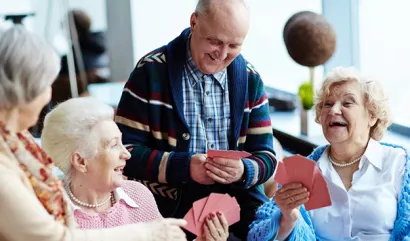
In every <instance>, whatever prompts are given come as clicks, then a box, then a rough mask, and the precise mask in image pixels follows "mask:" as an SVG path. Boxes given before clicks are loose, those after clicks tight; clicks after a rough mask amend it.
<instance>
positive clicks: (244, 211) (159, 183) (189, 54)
mask: <svg viewBox="0 0 410 241" xmlns="http://www.w3.org/2000/svg"><path fill="white" fill-rule="evenodd" d="M248 28H249V11H248V9H247V7H246V6H245V4H244V2H243V1H242V0H207V1H206V0H200V1H199V2H198V5H197V8H196V10H195V12H194V13H193V14H192V16H191V19H190V28H188V29H185V30H184V31H183V32H182V33H181V35H180V36H178V37H177V38H176V39H174V40H173V41H171V42H170V43H169V44H168V45H166V46H163V47H160V48H158V49H156V50H154V51H152V52H151V53H149V54H147V55H146V56H144V57H143V58H142V59H141V60H140V61H139V62H138V64H137V66H136V68H135V69H134V71H133V72H132V73H131V75H130V78H129V80H128V82H127V83H126V86H125V88H124V92H123V95H122V98H121V101H120V103H119V106H118V112H117V115H116V117H115V121H116V122H117V124H118V126H119V127H120V130H121V131H122V133H123V141H124V143H125V144H126V145H128V147H129V149H130V150H131V149H132V151H131V156H132V157H131V159H130V160H129V161H128V162H127V166H126V167H125V169H124V175H126V176H128V177H129V178H132V179H135V180H139V181H141V182H143V183H144V184H146V185H147V186H148V187H149V188H150V189H151V191H152V192H153V193H154V194H155V197H156V201H157V204H158V206H159V209H160V212H161V213H162V215H163V216H165V217H170V216H173V217H183V216H184V215H185V214H186V212H187V211H188V210H189V209H190V208H191V207H192V204H193V203H194V202H195V201H196V200H198V199H201V198H203V197H205V196H207V195H209V194H210V193H212V192H218V193H229V194H230V195H231V196H235V197H236V199H237V200H238V202H239V204H240V206H241V221H240V222H239V223H237V224H235V225H233V226H231V227H230V231H231V232H232V233H233V234H234V235H235V236H236V237H239V238H241V239H246V235H247V232H248V231H249V228H248V226H249V224H250V223H251V222H252V220H253V219H254V215H255V210H256V209H257V208H258V207H259V206H260V205H261V204H262V203H263V202H264V201H265V200H266V196H265V195H264V194H263V191H260V189H259V187H260V184H262V183H264V182H265V181H266V180H268V179H269V177H270V176H272V174H273V172H274V169H275V167H276V159H275V156H274V150H273V143H272V138H273V136H272V130H271V123H270V118H269V108H268V101H267V97H266V95H265V93H264V87H263V83H262V81H261V79H260V76H259V74H258V73H257V72H256V71H255V69H254V67H253V66H252V65H251V64H250V63H248V62H247V61H246V60H245V59H244V58H243V57H242V56H241V55H240V51H241V47H242V44H243V41H244V39H245V36H246V34H247V32H248ZM210 149H215V150H245V151H247V152H250V153H251V154H252V156H250V157H247V158H242V159H224V158H213V159H211V158H207V155H206V153H207V151H208V150H210Z"/></svg>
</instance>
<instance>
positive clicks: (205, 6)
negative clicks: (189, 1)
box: [195, 0, 248, 15]
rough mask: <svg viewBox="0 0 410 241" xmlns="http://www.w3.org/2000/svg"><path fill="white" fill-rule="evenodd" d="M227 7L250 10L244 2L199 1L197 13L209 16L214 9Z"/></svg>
mask: <svg viewBox="0 0 410 241" xmlns="http://www.w3.org/2000/svg"><path fill="white" fill-rule="evenodd" d="M222 5H224V6H227V5H231V6H236V7H244V8H245V9H248V8H247V6H246V4H245V1H244V0H199V1H198V3H197V5H196V8H195V12H196V13H197V14H201V15H202V14H207V13H209V12H212V10H213V8H219V7H223V6H222Z"/></svg>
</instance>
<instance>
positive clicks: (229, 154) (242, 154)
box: [207, 150, 252, 160]
mask: <svg viewBox="0 0 410 241" xmlns="http://www.w3.org/2000/svg"><path fill="white" fill-rule="evenodd" d="M251 155H252V154H250V153H249V152H246V151H231V150H208V153H207V156H208V157H209V158H216V157H220V158H226V159H233V160H238V159H242V158H246V157H249V156H251Z"/></svg>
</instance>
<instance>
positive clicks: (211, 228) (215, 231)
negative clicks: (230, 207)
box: [196, 212, 229, 241]
mask: <svg viewBox="0 0 410 241" xmlns="http://www.w3.org/2000/svg"><path fill="white" fill-rule="evenodd" d="M203 229H204V237H198V238H197V239H196V240H197V241H226V240H227V239H228V236H229V226H228V221H226V218H225V216H224V215H223V214H222V213H221V212H217V213H216V214H215V213H210V214H209V215H208V217H206V218H205V222H204V226H203Z"/></svg>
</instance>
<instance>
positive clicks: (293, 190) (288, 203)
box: [274, 183, 310, 221]
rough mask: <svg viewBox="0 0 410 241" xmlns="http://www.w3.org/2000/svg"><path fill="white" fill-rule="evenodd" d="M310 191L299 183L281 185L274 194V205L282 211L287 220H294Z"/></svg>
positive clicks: (307, 198) (297, 216)
mask: <svg viewBox="0 0 410 241" xmlns="http://www.w3.org/2000/svg"><path fill="white" fill-rule="evenodd" d="M309 195H310V193H309V192H308V191H307V189H306V188H305V187H303V186H302V184H300V183H289V184H286V185H283V186H282V187H281V188H280V189H279V190H278V191H277V192H276V194H275V196H274V200H275V203H276V205H278V207H279V208H280V210H281V211H282V217H283V218H284V219H285V220H287V221H296V220H297V219H298V218H299V215H300V212H299V207H300V205H302V204H305V203H306V202H307V201H308V200H309Z"/></svg>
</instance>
